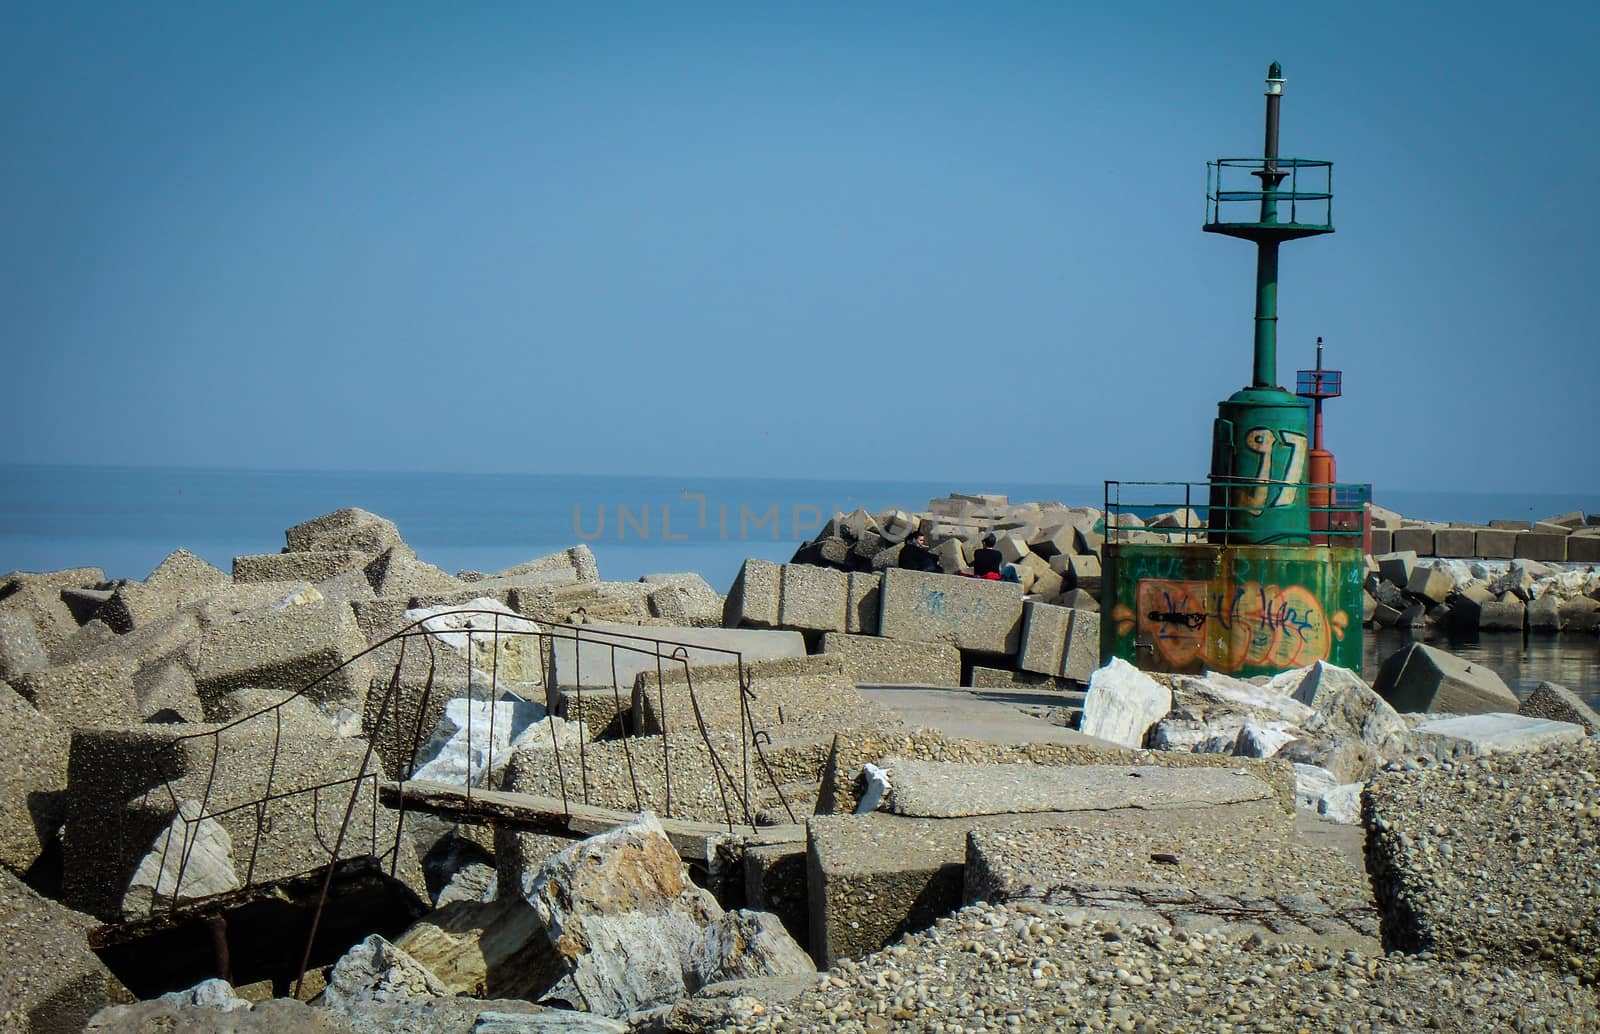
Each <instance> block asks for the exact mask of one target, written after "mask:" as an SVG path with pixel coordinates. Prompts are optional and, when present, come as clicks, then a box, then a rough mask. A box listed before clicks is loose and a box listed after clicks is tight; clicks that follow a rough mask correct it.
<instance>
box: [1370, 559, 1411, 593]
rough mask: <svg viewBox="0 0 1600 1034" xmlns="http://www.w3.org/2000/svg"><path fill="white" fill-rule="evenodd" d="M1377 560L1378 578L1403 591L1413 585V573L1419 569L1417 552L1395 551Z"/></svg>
mask: <svg viewBox="0 0 1600 1034" xmlns="http://www.w3.org/2000/svg"><path fill="white" fill-rule="evenodd" d="M1375 559H1376V560H1377V561H1378V577H1380V578H1382V579H1383V580H1384V581H1386V582H1388V583H1389V584H1391V585H1395V586H1399V587H1400V588H1402V589H1404V588H1405V587H1406V586H1407V585H1409V584H1410V583H1411V573H1412V572H1413V571H1415V570H1416V568H1417V554H1416V551H1415V550H1395V551H1393V552H1389V553H1384V554H1383V555H1382V556H1379V557H1376V558H1375Z"/></svg>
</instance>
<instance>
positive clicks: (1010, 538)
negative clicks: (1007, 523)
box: [994, 534, 1029, 564]
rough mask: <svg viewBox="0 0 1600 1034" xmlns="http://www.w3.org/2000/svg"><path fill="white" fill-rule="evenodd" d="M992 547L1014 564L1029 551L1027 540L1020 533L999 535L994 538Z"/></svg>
mask: <svg viewBox="0 0 1600 1034" xmlns="http://www.w3.org/2000/svg"><path fill="white" fill-rule="evenodd" d="M994 548H996V549H998V550H999V551H1000V555H1001V556H1003V557H1005V558H1006V562H1007V563H1011V564H1014V563H1016V562H1017V561H1018V560H1021V559H1022V558H1023V557H1025V556H1027V555H1028V553H1029V549H1028V540H1027V539H1025V538H1023V537H1022V536H1021V535H1015V534H1011V535H1001V536H999V538H997V539H996V540H995V544H994Z"/></svg>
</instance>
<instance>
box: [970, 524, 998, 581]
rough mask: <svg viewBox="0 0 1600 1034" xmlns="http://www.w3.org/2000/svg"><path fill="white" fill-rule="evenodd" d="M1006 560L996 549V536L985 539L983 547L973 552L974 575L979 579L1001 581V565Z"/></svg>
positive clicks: (986, 536) (985, 537)
mask: <svg viewBox="0 0 1600 1034" xmlns="http://www.w3.org/2000/svg"><path fill="white" fill-rule="evenodd" d="M1005 560H1006V558H1005V557H1003V556H1001V555H1000V551H999V550H998V549H995V548H994V535H992V534H990V535H985V536H984V537H983V547H982V548H981V549H975V550H973V552H972V574H973V576H974V577H977V578H987V579H988V580H989V581H991V582H998V581H999V580H1000V565H1001V564H1003V563H1005Z"/></svg>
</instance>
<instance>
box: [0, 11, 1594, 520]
mask: <svg viewBox="0 0 1600 1034" xmlns="http://www.w3.org/2000/svg"><path fill="white" fill-rule="evenodd" d="M1597 38H1600V5H1596V4H1593V3H1571V4H1566V5H1559V6H1558V5H1549V4H1538V3H1534V4H1524V5H1519V6H1513V7H1508V6H1506V5H1503V4H1488V3H1483V2H1478V0H1466V2H1453V3H1437V4H1430V5H1413V4H1404V3H1398V4H1383V5H1378V4H1360V5H1357V4H1341V3H1324V4H1280V5H1276V6H1272V7H1264V6H1262V5H1260V4H1255V3H1237V4H1236V3H1162V4H1133V3H1129V4H1112V3H1095V4H1090V3H1040V4H1014V3H993V4H989V3H984V4H979V3H969V4H962V5H943V4H931V3H917V4H910V3H904V4H882V3H848V4H837V5H835V4H820V3H819V4H783V5H778V4H766V3H738V4H734V3H729V4H715V5H709V4H708V5H701V4H692V3H667V4H638V5H625V4H571V5H547V4H537V3H507V4H490V3H469V4H443V3H434V4H406V3H384V4H372V5H358V4H355V3H333V4H318V3H303V4H277V3H274V4H265V3H260V4H252V5H240V4H223V3H197V4H176V3H153V4H126V3H114V4H112V3H108V4H62V3H55V2H49V3H32V2H30V3H17V2H12V3H7V4H5V5H4V7H3V10H0V140H3V141H4V147H3V150H0V166H3V169H4V174H3V176H0V182H3V185H4V196H3V199H0V292H3V295H0V342H3V345H0V347H3V348H4V350H5V354H4V360H5V361H4V370H5V376H4V378H3V383H4V384H5V389H6V390H5V397H6V408H7V417H8V419H7V425H8V428H9V431H8V433H7V434H6V435H4V436H3V438H0V442H3V444H0V462H13V463H15V462H29V463H97V464H132V465H147V464H149V465H185V466H190V465H193V466H243V467H266V468H372V469H421V470H474V471H526V472H573V473H584V472H594V473H609V474H635V473H660V474H684V475H731V476H760V475H775V476H787V477H821V478H858V477H859V478H875V477H896V478H924V479H930V480H936V481H941V482H945V483H948V484H950V485H951V486H952V487H961V486H964V485H971V484H977V483H981V482H983V481H985V480H1020V481H1034V482H1037V481H1053V482H1083V483H1093V482H1098V481H1100V480H1101V479H1104V478H1120V479H1140V478H1176V479H1187V480H1198V479H1201V478H1203V477H1204V476H1205V473H1206V464H1207V462H1208V457H1209V423H1210V420H1211V419H1212V417H1213V416H1214V415H1215V403H1216V401H1217V400H1218V399H1220V398H1224V397H1226V396H1227V395H1228V394H1230V393H1231V392H1232V391H1234V390H1235V389H1236V388H1238V387H1240V386H1242V385H1244V384H1245V383H1247V382H1248V380H1249V378H1250V368H1251V359H1250V340H1251V337H1250V335H1251V306H1252V302H1253V295H1252V289H1253V281H1252V278H1253V269H1254V261H1255V253H1254V248H1253V247H1251V246H1250V245H1248V244H1246V243H1243V242H1240V241H1234V240H1229V239H1225V238H1220V237H1216V236H1213V235H1210V234H1204V233H1202V232H1201V230H1200V225H1201V223H1202V221H1203V215H1204V196H1203V195H1204V186H1205V162H1206V161H1207V160H1208V159H1210V158H1215V157H1218V156H1223V155H1227V156H1236V155H1250V154H1256V153H1259V149H1260V141H1261V121H1262V83H1261V80H1262V78H1263V76H1264V73H1265V70H1266V67H1267V64H1268V63H1269V62H1270V61H1272V60H1274V59H1276V60H1280V61H1282V62H1283V65H1284V69H1285V74H1286V75H1287V78H1288V85H1287V88H1286V90H1285V97H1284V102H1283V145H1282V150H1283V153H1284V154H1286V155H1299V156H1306V157H1318V158H1330V159H1333V160H1334V161H1335V163H1336V164H1335V173H1334V183H1333V185H1334V190H1335V193H1336V195H1337V196H1336V200H1335V202H1334V210H1333V216H1334V222H1335V224H1336V226H1337V227H1338V232H1337V233H1336V234H1334V235H1333V236H1331V237H1325V238H1320V239H1315V240H1311V241H1305V242H1297V243H1291V244H1288V245H1286V246H1285V248H1284V252H1283V272H1282V287H1281V293H1280V304H1281V314H1282V319H1281V322H1280V338H1279V352H1280V362H1279V380H1280V382H1281V383H1286V384H1290V385H1292V383H1293V373H1294V370H1295V369H1296V368H1297V367H1299V366H1309V365H1311V359H1312V349H1313V342H1314V340H1315V338H1316V336H1317V335H1322V336H1323V337H1324V338H1326V340H1327V342H1328V347H1329V353H1328V358H1329V364H1330V365H1332V366H1337V367H1341V368H1343V369H1344V371H1345V384H1346V390H1347V392H1348V395H1347V396H1346V397H1345V398H1344V399H1341V400H1338V401H1336V402H1334V403H1332V404H1331V405H1330V408H1329V416H1328V427H1329V436H1330V438H1329V444H1330V446H1331V447H1332V448H1333V449H1334V451H1335V452H1336V454H1337V456H1338V459H1339V473H1340V475H1341V477H1342V478H1344V479H1347V480H1357V481H1371V482H1374V483H1376V484H1380V485H1386V486H1396V485H1399V484H1402V483H1403V484H1406V485H1409V486H1416V487H1422V488H1432V489H1460V490H1494V491H1549V492H1560V491H1573V490H1579V489H1587V488H1593V487H1594V486H1595V485H1596V484H1597V483H1600V461H1597V459H1596V454H1597V451H1600V450H1597V442H1600V431H1597V429H1596V428H1597V424H1596V421H1597V418H1600V412H1597V409H1596V397H1597V388H1600V352H1597V347H1596V346H1597V344H1600V333H1597V329H1596V328H1597V327H1600V268H1597V267H1600V261H1597V258H1600V245H1597V243H1596V237H1597V233H1600V214H1597V213H1600V197H1597V195H1596V185H1597V182H1600V171H1597V170H1600V133H1597V122H1600V103H1597V101H1600V85H1597V77H1596V75H1595V73H1594V70H1593V68H1592V67H1591V56H1592V51H1593V48H1594V43H1595V41H1596V39H1597Z"/></svg>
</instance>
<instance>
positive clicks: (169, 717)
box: [133, 660, 206, 722]
mask: <svg viewBox="0 0 1600 1034" xmlns="http://www.w3.org/2000/svg"><path fill="white" fill-rule="evenodd" d="M133 692H134V696H135V698H136V699H137V701H138V714H139V717H140V719H141V720H143V721H147V722H148V721H152V720H155V721H185V722H203V721H205V720H206V714H205V706H204V705H203V704H201V702H200V694H199V692H198V691H196V689H195V686H194V676H193V675H191V674H190V673H189V669H187V668H185V667H184V666H183V664H181V663H179V662H178V661H176V660H166V661H157V662H155V663H152V664H148V665H146V666H145V667H143V668H141V669H140V670H139V672H138V674H136V675H135V676H134V678H133Z"/></svg>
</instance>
